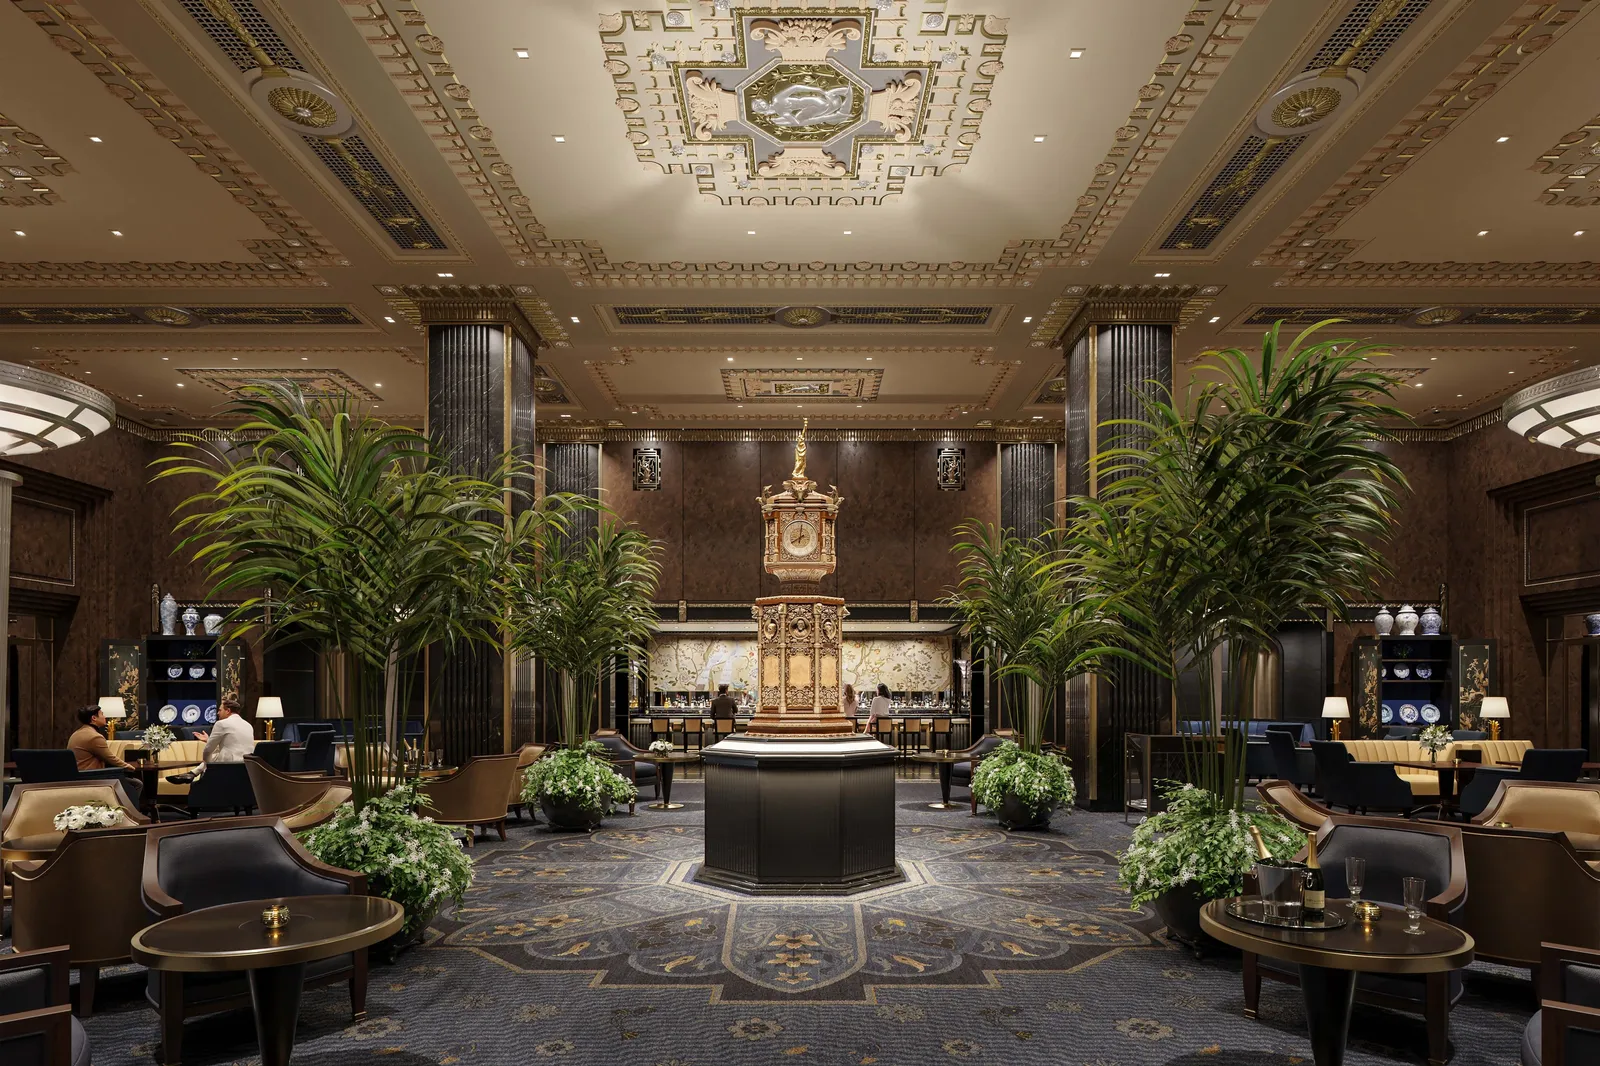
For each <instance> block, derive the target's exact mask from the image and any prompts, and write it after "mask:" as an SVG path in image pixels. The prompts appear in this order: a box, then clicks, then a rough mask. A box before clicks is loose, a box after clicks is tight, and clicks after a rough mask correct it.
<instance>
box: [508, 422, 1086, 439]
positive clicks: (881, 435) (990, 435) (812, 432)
mask: <svg viewBox="0 0 1600 1066" xmlns="http://www.w3.org/2000/svg"><path fill="white" fill-rule="evenodd" d="M795 422H796V425H795V426H790V427H788V428H784V429H630V428H628V427H625V426H622V425H620V424H619V423H616V422H595V421H583V422H580V421H578V420H576V419H565V418H563V419H561V420H560V421H556V422H545V421H540V422H539V423H538V425H537V426H535V428H534V439H535V440H536V441H537V442H538V443H540V444H566V443H577V444H650V443H653V442H655V441H683V442H704V443H752V444H753V443H761V442H767V441H782V442H785V443H789V444H793V443H794V431H795V429H796V428H798V419H796V420H795ZM806 439H807V440H808V441H813V442H819V441H840V442H846V443H848V442H855V441H926V442H930V443H939V444H944V443H948V444H963V443H965V444H973V443H976V444H993V443H997V442H998V443H1006V444H1010V443H1021V442H1025V441H1041V442H1045V443H1051V442H1057V443H1058V442H1060V441H1061V439H1062V428H1061V423H1060V422H1056V423H1053V424H1052V423H1049V422H1033V421H1023V422H1015V423H1011V422H1008V423H1006V424H1005V425H1002V426H982V427H978V428H968V429H915V428H912V429H819V428H817V427H815V426H813V427H811V428H809V429H807V430H806Z"/></svg>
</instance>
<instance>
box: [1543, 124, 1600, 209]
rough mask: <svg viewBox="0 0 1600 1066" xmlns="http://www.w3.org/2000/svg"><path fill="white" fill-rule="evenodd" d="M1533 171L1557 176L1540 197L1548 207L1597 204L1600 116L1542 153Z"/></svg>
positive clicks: (1566, 135)
mask: <svg viewBox="0 0 1600 1066" xmlns="http://www.w3.org/2000/svg"><path fill="white" fill-rule="evenodd" d="M1532 169H1534V170H1537V171H1538V172H1539V173H1541V174H1556V175H1559V177H1556V178H1552V179H1551V181H1552V184H1551V186H1550V187H1549V188H1547V189H1545V191H1544V194H1543V195H1542V196H1541V197H1540V199H1541V200H1542V201H1543V202H1544V203H1545V204H1547V205H1549V206H1550V207H1593V206H1595V205H1596V204H1600V115H1596V116H1594V117H1593V118H1591V119H1590V120H1589V121H1588V122H1585V123H1584V124H1583V125H1582V126H1581V127H1580V128H1578V129H1575V130H1572V131H1570V132H1569V133H1566V134H1564V135H1563V136H1562V137H1561V139H1560V140H1558V141H1557V142H1556V143H1555V144H1553V145H1551V146H1550V147H1549V148H1547V149H1546V150H1545V151H1543V152H1541V153H1540V155H1539V158H1538V160H1536V161H1535V162H1534V164H1533V167H1532Z"/></svg>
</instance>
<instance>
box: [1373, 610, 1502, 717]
mask: <svg viewBox="0 0 1600 1066" xmlns="http://www.w3.org/2000/svg"><path fill="white" fill-rule="evenodd" d="M1350 656H1351V670H1350V677H1351V692H1352V698H1351V701H1350V702H1351V719H1352V722H1351V727H1352V729H1353V731H1354V733H1355V736H1357V737H1381V736H1382V735H1383V733H1384V730H1385V729H1386V728H1388V727H1389V726H1406V727H1411V728H1418V729H1420V728H1421V727H1423V726H1427V725H1435V724H1439V725H1443V726H1444V727H1445V728H1447V729H1479V728H1482V727H1481V725H1480V724H1479V722H1478V707H1479V705H1480V704H1481V703H1482V702H1483V697H1485V696H1491V695H1496V694H1498V692H1499V677H1498V675H1497V669H1496V656H1495V642H1494V641H1493V640H1490V639H1480V638H1469V637H1453V636H1450V635H1448V634H1444V635H1439V636H1409V637H1397V636H1387V637H1361V638H1359V639H1357V640H1356V642H1355V643H1354V644H1353V645H1352V647H1351V649H1350Z"/></svg>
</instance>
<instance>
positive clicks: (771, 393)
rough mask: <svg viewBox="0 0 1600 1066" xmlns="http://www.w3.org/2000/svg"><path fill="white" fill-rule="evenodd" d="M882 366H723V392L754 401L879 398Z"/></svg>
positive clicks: (858, 400) (737, 398)
mask: <svg viewBox="0 0 1600 1066" xmlns="http://www.w3.org/2000/svg"><path fill="white" fill-rule="evenodd" d="M882 384H883V371H882V370H863V369H860V368H856V369H823V368H818V369H814V370H724V371H723V372H722V390H723V394H724V395H725V396H727V398H728V399H730V400H750V401H752V402H756V403H762V402H766V403H793V402H794V401H795V400H804V401H805V402H807V403H812V402H817V403H829V402H832V403H845V402H847V401H853V402H870V401H872V400H876V399H877V398H878V387H879V386H880V385H882Z"/></svg>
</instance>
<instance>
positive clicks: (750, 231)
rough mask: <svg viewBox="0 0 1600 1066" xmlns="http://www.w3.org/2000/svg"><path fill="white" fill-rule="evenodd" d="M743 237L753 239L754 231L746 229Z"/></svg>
mask: <svg viewBox="0 0 1600 1066" xmlns="http://www.w3.org/2000/svg"><path fill="white" fill-rule="evenodd" d="M744 235H745V236H746V237H754V236H755V235H756V231H755V230H753V229H747V230H745V231H744Z"/></svg>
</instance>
